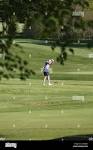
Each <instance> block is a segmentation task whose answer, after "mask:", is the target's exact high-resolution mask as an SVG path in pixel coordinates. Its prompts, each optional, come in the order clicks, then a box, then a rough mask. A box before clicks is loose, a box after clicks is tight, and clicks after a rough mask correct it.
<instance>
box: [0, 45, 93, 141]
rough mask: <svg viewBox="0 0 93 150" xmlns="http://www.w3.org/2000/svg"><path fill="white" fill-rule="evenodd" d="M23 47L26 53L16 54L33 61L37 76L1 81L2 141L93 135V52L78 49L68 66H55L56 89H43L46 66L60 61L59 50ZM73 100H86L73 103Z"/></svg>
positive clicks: (69, 58)
mask: <svg viewBox="0 0 93 150" xmlns="http://www.w3.org/2000/svg"><path fill="white" fill-rule="evenodd" d="M22 46H23V49H22V50H20V49H18V48H13V50H14V51H16V53H19V54H21V56H22V57H23V58H25V59H29V67H30V68H32V69H33V70H35V71H36V76H32V77H31V79H29V80H27V81H20V80H19V79H14V80H12V79H11V80H4V79H3V80H2V81H0V138H5V139H9V140H29V139H32V140H45V139H54V138H58V137H63V136H71V135H85V134H93V70H92V68H93V59H89V58H88V54H90V53H92V51H93V49H75V55H74V56H72V55H71V54H69V56H68V60H67V61H66V63H65V65H64V66H61V65H59V64H58V63H57V62H55V64H54V65H53V74H51V78H52V82H53V85H52V86H48V85H46V86H43V85H42V80H41V79H42V78H43V76H42V73H41V68H42V66H43V62H44V61H45V60H46V59H48V58H54V59H55V60H56V56H57V54H58V53H59V49H56V51H54V52H52V51H51V49H50V48H49V47H47V46H38V45H34V44H22ZM21 51H23V52H22V53H21ZM29 54H31V55H32V57H31V58H29ZM77 69H80V70H77ZM30 83H31V84H30ZM62 83H63V85H62ZM73 96H84V98H85V99H84V101H82V100H72V97H73Z"/></svg>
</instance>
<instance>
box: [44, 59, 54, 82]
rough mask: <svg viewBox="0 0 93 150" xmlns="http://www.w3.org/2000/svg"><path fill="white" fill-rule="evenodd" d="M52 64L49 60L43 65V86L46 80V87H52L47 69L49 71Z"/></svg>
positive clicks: (51, 60)
mask: <svg viewBox="0 0 93 150" xmlns="http://www.w3.org/2000/svg"><path fill="white" fill-rule="evenodd" d="M53 63H54V60H53V59H49V60H48V61H46V62H45V64H44V67H43V74H44V80H43V85H45V83H46V80H48V85H52V84H51V82H50V74H49V69H50V65H52V64H53Z"/></svg>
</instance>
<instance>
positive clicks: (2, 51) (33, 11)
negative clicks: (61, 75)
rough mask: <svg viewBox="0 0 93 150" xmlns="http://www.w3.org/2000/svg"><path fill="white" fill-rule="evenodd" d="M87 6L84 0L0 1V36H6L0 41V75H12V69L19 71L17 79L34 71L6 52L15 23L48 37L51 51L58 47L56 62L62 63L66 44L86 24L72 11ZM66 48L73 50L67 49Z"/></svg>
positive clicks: (13, 32) (37, 35)
mask: <svg viewBox="0 0 93 150" xmlns="http://www.w3.org/2000/svg"><path fill="white" fill-rule="evenodd" d="M88 6H89V4H88V0H1V2H0V12H2V13H0V18H1V22H2V27H3V31H2V32H1V33H0V36H1V37H2V36H6V40H0V55H1V56H2V59H3V60H2V59H0V77H6V78H8V77H10V76H11V77H14V75H13V70H14V69H17V70H19V72H20V73H19V76H20V78H21V79H25V78H28V77H30V75H31V73H34V72H33V71H32V70H29V69H28V68H27V64H28V62H27V61H26V60H22V59H21V57H19V56H17V55H16V54H13V53H12V51H10V48H11V45H12V44H13V39H14V38H15V36H16V31H17V23H18V22H21V23H24V25H25V26H24V30H26V29H31V30H32V31H34V36H36V37H42V38H47V37H48V38H51V39H52V40H53V41H54V42H52V43H51V47H52V49H53V50H54V49H55V47H56V46H60V49H61V52H60V55H59V56H58V57H57V61H58V62H60V63H61V64H64V60H66V58H67V52H66V47H69V46H70V44H71V43H72V42H73V39H74V40H75V38H76V37H77V36H76V32H77V31H78V30H85V25H86V23H85V21H84V20H83V17H82V15H77V16H73V15H72V14H73V12H74V11H76V10H81V11H83V10H84V9H85V8H86V7H88ZM77 8H78V9H77ZM15 46H18V45H17V44H15ZM69 50H70V51H71V52H73V50H72V49H71V48H69ZM6 72H7V73H6Z"/></svg>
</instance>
